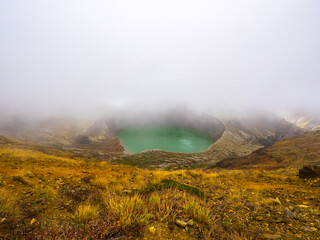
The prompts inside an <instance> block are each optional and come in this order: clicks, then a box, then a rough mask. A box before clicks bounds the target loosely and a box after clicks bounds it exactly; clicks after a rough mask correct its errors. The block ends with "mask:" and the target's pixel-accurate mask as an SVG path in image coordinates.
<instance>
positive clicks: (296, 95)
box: [0, 0, 320, 112]
mask: <svg viewBox="0 0 320 240" xmlns="http://www.w3.org/2000/svg"><path fill="white" fill-rule="evenodd" d="M319 13H320V1H318V0H314V1H308V0H300V1H296V0H287V1H286V0H265V1H263V0H259V1H258V0H251V1H248V0H241V1H239V0H234V1H228V0H221V1H213V0H211V1H201V0H194V1H188V0H182V1H178V0H170V1H169V0H168V1H167V0H159V1H153V0H144V1H139V0H134V1H132V0H128V1H122V0H114V1H107V0H101V1H97V0H87V1H82V0H68V1H65V0H61V1H58V0H54V1H50V0H46V1H44V0H38V1H35V0H28V1H24V0H20V1H17V0H2V1H0V109H1V111H11V112H15V111H17V112H28V111H31V112H54V111H60V110H64V111H69V110H70V109H73V110H76V111H83V112H87V111H88V112H89V110H90V109H92V108H94V107H99V108H100V109H101V110H102V109H103V108H104V107H105V106H110V105H112V106H116V107H121V106H128V105H130V106H131V107H132V106H134V105H136V106H140V108H146V109H148V108H155V109H156V108H161V107H171V106H174V105H187V106H189V107H197V108H199V109H210V111H211V110H212V111H219V110H221V109H226V110H227V111H235V110H239V109H251V108H255V109H269V110H270V109H274V110H287V109H294V108H306V109H313V110H318V111H320V14H319Z"/></svg>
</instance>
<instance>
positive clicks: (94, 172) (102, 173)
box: [0, 143, 320, 239]
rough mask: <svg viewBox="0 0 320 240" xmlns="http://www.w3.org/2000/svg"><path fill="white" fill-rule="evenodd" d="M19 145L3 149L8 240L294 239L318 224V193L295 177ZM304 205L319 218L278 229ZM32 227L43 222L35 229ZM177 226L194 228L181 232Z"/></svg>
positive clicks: (0, 227) (0, 206)
mask: <svg viewBox="0 0 320 240" xmlns="http://www.w3.org/2000/svg"><path fill="white" fill-rule="evenodd" d="M19 144H20V145H18V146H16V145H14V144H13V145H11V146H10V147H8V146H2V145H1V144H0V218H6V219H7V220H6V221H8V224H5V223H6V222H5V221H4V224H0V232H1V233H2V234H3V237H4V238H8V239H10V238H15V237H16V238H17V237H18V238H23V237H24V236H28V238H29V239H37V238H39V239H52V238H62V239H85V238H86V237H87V236H88V235H90V236H95V237H94V238H106V239H108V238H111V237H120V236H122V235H125V236H127V237H128V238H129V237H135V238H138V239H139V238H140V237H143V235H145V236H148V234H147V232H148V231H149V230H148V228H149V227H150V226H158V224H159V226H163V228H165V229H167V228H168V229H167V230H166V231H165V233H166V234H170V233H171V234H172V236H176V235H177V234H178V233H181V232H183V234H184V236H188V239H197V238H203V239H261V234H262V233H270V232H272V233H276V232H280V233H281V235H282V236H283V237H284V238H288V239H290V238H291V239H295V237H296V234H300V230H299V229H300V227H302V226H305V225H308V224H309V225H308V226H310V225H312V224H315V222H314V218H315V216H318V215H315V214H318V213H317V209H318V207H317V206H318V205H317V204H319V202H318V199H319V198H320V193H319V191H318V189H317V188H312V187H310V184H311V182H308V181H303V180H300V179H298V178H297V177H296V173H297V169H288V170H277V171H260V170H215V169H213V170H179V171H156V170H155V171H151V170H142V169H138V168H135V167H131V166H125V165H116V164H111V163H108V162H97V161H95V160H87V159H85V158H79V159H72V158H68V157H65V156H62V155H63V154H61V155H59V156H55V155H50V154H45V153H43V152H38V151H37V150H35V149H30V148H28V149H24V147H23V144H22V143H19ZM28 171H30V172H32V175H33V177H28V176H26V173H27V172H28ZM21 179H22V180H21ZM20 180H21V181H20ZM24 181H26V182H27V184H24ZM149 190H150V191H149ZM200 193H203V195H202V194H200ZM277 198H278V199H279V201H280V203H279V202H278V201H277V200H276V199H277ZM298 204H307V205H308V206H310V208H311V209H313V212H312V213H311V211H309V212H303V213H301V214H304V217H303V218H301V220H300V219H298V220H290V219H289V220H287V222H288V224H282V223H277V222H276V220H277V219H278V218H279V219H280V218H281V217H282V218H283V214H282V212H283V210H284V209H285V208H290V209H293V208H294V207H295V206H296V205H298ZM32 219H36V221H37V222H36V223H34V224H30V222H31V220H32ZM176 219H181V220H184V221H188V220H189V219H192V220H193V221H194V223H195V224H194V225H193V226H189V227H188V230H185V231H182V230H181V229H180V228H179V227H177V226H176V225H175V224H174V221H175V220H176ZM257 219H262V220H257ZM0 220H1V219H0ZM9 221H10V224H9ZM289 224H291V225H289ZM21 226H23V227H21ZM157 231H159V232H160V230H159V229H157ZM157 233H158V232H157ZM149 234H151V233H149ZM159 234H160V233H159ZM304 234H305V235H306V236H307V237H309V238H310V239H316V238H315V237H316V236H317V232H304ZM178 235H179V234H178ZM157 236H158V235H157ZM1 237H2V236H1ZM167 237H168V236H164V235H162V237H161V234H160V235H159V237H158V239H167ZM181 239H184V238H181ZM185 239H187V238H185Z"/></svg>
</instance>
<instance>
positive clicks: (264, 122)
mask: <svg viewBox="0 0 320 240" xmlns="http://www.w3.org/2000/svg"><path fill="white" fill-rule="evenodd" d="M142 125H170V126H179V127H185V128H191V129H196V130H199V131H203V132H206V133H207V134H209V135H210V136H211V137H212V139H213V144H212V145H211V146H210V147H209V148H208V149H207V150H206V151H204V152H200V153H191V154H182V153H169V152H166V151H159V150H158V151H146V152H142V153H138V154H132V155H126V154H124V148H123V146H122V145H121V143H120V141H119V139H118V138H117V137H116V133H117V132H118V131H119V130H121V129H124V128H127V127H131V126H142ZM298 125H299V124H298V123H297V122H293V121H291V122H289V121H288V120H286V119H284V118H283V117H279V116H276V115H267V114H264V115H262V114H260V115H257V114H255V115H252V116H248V117H241V118H240V117H237V118H231V117H229V118H220V119H218V118H216V117H213V116H211V115H209V114H199V113H195V112H192V111H186V110H181V109H173V110H170V111H167V112H161V113H150V112H139V113H137V112H136V113H134V114H133V113H130V112H117V113H116V112H113V113H112V114H111V113H110V114H109V115H106V116H105V117H103V118H100V119H97V120H96V121H83V120H80V119H70V118H49V119H45V120H41V121H31V120H26V119H24V118H21V117H11V118H2V119H1V120H0V134H1V135H4V136H7V137H11V138H16V139H20V140H28V141H33V142H36V143H40V144H45V145H50V146H57V147H62V148H65V149H70V150H72V151H73V152H76V153H79V154H80V153H81V154H82V155H86V156H88V157H94V158H97V159H101V160H112V161H115V162H121V163H125V164H131V165H135V166H139V167H146V168H166V169H181V168H194V167H199V166H202V165H212V164H215V163H216V162H218V161H220V160H222V159H225V158H230V157H238V156H245V155H248V154H250V153H252V152H253V151H255V150H257V149H260V148H263V147H266V146H270V145H272V144H273V143H275V142H277V141H282V140H286V139H291V138H293V137H296V136H299V135H301V134H303V133H304V132H305V131H307V130H310V127H311V125H310V127H308V128H301V127H299V126H298ZM313 126H316V125H313ZM312 129H313V128H312ZM160 156H161V157H160ZM159 157H160V158H159Z"/></svg>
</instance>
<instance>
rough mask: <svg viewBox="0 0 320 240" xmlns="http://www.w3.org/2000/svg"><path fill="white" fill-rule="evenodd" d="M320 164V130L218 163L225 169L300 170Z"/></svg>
mask: <svg viewBox="0 0 320 240" xmlns="http://www.w3.org/2000/svg"><path fill="white" fill-rule="evenodd" d="M312 163H313V164H320V130H317V131H313V132H307V133H305V134H303V135H301V136H299V137H296V138H293V139H290V140H286V141H280V142H276V143H274V144H273V145H272V146H270V147H266V148H262V149H259V150H256V151H255V152H253V153H252V154H250V155H248V156H244V157H240V158H237V157H235V158H228V159H224V160H222V161H220V162H218V163H217V166H219V167H223V168H257V169H279V168H292V167H294V168H300V167H302V166H304V165H306V164H312Z"/></svg>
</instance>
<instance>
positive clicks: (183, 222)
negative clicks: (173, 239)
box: [176, 219, 188, 228]
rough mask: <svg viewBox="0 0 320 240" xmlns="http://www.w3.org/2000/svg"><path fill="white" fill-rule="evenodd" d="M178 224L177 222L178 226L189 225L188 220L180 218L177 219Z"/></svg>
mask: <svg viewBox="0 0 320 240" xmlns="http://www.w3.org/2000/svg"><path fill="white" fill-rule="evenodd" d="M176 224H177V225H178V226H180V227H183V228H184V227H186V226H187V225H188V223H187V222H185V221H182V220H179V219H176Z"/></svg>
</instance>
